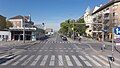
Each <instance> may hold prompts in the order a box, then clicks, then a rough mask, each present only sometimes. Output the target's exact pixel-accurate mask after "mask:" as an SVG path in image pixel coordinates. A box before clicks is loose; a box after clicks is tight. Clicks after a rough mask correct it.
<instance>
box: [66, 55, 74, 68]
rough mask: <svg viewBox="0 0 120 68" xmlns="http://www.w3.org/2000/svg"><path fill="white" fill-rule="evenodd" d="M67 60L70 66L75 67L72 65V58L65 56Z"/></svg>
mask: <svg viewBox="0 0 120 68" xmlns="http://www.w3.org/2000/svg"><path fill="white" fill-rule="evenodd" d="M65 58H66V61H67V64H68V66H73V64H72V62H71V60H70V57H69V56H68V55H65Z"/></svg>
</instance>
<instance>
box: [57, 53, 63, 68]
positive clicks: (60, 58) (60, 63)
mask: <svg viewBox="0 0 120 68" xmlns="http://www.w3.org/2000/svg"><path fill="white" fill-rule="evenodd" d="M58 59H59V60H58V63H59V66H63V65H64V64H63V58H62V55H58Z"/></svg>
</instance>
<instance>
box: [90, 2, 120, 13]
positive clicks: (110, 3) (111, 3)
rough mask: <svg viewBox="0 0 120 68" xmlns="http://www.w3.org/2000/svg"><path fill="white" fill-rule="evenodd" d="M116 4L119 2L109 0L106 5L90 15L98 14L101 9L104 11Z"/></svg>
mask: <svg viewBox="0 0 120 68" xmlns="http://www.w3.org/2000/svg"><path fill="white" fill-rule="evenodd" d="M117 2H120V0H111V1H109V2H108V3H107V4H105V5H103V6H101V7H100V8H99V9H98V10H96V11H95V12H93V13H92V15H94V14H96V13H97V12H99V11H101V10H103V9H105V8H107V7H109V6H111V5H113V4H114V3H117Z"/></svg>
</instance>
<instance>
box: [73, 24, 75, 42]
mask: <svg viewBox="0 0 120 68" xmlns="http://www.w3.org/2000/svg"><path fill="white" fill-rule="evenodd" d="M74 27H75V24H74V22H73V40H75V33H74Z"/></svg>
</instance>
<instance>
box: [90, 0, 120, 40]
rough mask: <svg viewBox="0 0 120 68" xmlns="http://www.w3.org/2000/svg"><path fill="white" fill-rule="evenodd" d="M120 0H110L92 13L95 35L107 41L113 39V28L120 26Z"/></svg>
mask: <svg viewBox="0 0 120 68" xmlns="http://www.w3.org/2000/svg"><path fill="white" fill-rule="evenodd" d="M119 14H120V0H110V1H109V2H108V3H106V4H105V5H103V6H101V7H100V8H99V9H98V10H96V11H95V12H93V13H92V15H93V16H94V18H93V22H94V23H96V24H94V25H93V36H94V37H98V36H101V35H102V38H104V40H107V41H111V39H112V28H114V27H116V26H120V15H119Z"/></svg>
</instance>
